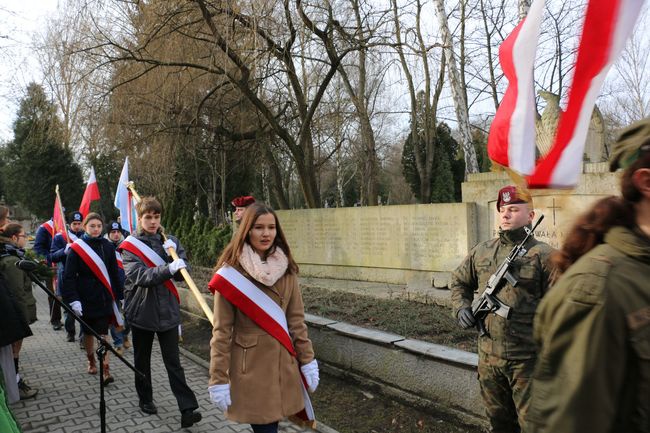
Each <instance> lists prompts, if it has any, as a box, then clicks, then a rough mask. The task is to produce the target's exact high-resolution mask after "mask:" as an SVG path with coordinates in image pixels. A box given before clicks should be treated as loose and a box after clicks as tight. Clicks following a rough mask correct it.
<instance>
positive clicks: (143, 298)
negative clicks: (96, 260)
mask: <svg viewBox="0 0 650 433" xmlns="http://www.w3.org/2000/svg"><path fill="white" fill-rule="evenodd" d="M136 212H137V219H138V227H137V229H136V233H135V235H131V236H129V237H128V238H126V239H125V240H124V242H122V244H121V245H120V251H121V253H122V260H123V263H124V271H125V273H126V283H125V287H124V299H125V304H124V311H125V314H126V319H127V321H128V322H129V323H130V325H131V333H132V336H133V357H134V361H135V367H136V368H137V369H138V370H139V371H141V372H142V373H144V375H145V378H140V377H139V376H136V379H135V388H136V391H137V392H138V397H139V400H140V401H139V405H140V409H141V410H142V412H144V413H148V414H154V413H157V412H158V409H157V408H156V405H155V404H154V401H153V388H152V384H151V348H152V345H153V339H154V336H155V335H157V336H158V343H159V344H160V351H161V353H162V358H163V362H164V364H165V368H166V369H167V376H168V378H169V384H170V386H171V389H172V392H173V393H174V397H176V401H177V403H178V408H179V409H180V411H181V427H183V428H185V427H190V426H192V425H193V424H195V423H197V422H199V421H200V420H201V413H200V412H198V411H197V410H196V409H198V407H199V404H198V402H197V401H196V396H195V395H194V392H193V391H192V390H191V389H190V387H189V386H188V385H187V382H186V381H185V372H184V371H183V367H181V362H180V357H179V351H178V326H179V325H180V323H181V320H180V302H179V301H180V299H179V297H178V292H177V289H176V287H175V286H174V283H173V281H172V280H173V279H176V280H182V277H181V274H180V272H179V271H180V270H181V269H183V268H186V267H187V264H186V262H185V261H186V255H185V250H184V249H183V247H182V246H181V244H180V242H179V241H178V239H176V238H175V237H173V236H169V237H168V238H167V240H164V236H163V233H162V227H161V226H160V216H161V214H162V206H161V205H160V202H158V200H156V199H155V198H153V197H144V198H143V199H142V201H140V203H138V205H137V206H136ZM170 248H173V249H175V250H176V252H177V254H178V256H179V257H180V258H179V259H176V260H173V259H172V258H171V257H170V256H169V255H168V250H169V249H170Z"/></svg>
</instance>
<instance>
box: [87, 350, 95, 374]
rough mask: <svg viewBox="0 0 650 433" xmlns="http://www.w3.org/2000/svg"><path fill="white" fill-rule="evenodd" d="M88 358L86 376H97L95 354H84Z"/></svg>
mask: <svg viewBox="0 0 650 433" xmlns="http://www.w3.org/2000/svg"><path fill="white" fill-rule="evenodd" d="M86 356H87V357H88V374H97V363H96V362H95V354H94V353H93V354H90V355H88V354H86Z"/></svg>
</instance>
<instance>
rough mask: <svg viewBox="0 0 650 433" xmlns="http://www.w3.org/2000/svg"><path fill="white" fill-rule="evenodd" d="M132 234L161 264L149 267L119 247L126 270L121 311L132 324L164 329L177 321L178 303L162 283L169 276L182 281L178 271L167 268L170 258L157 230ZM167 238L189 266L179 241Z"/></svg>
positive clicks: (173, 325)
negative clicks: (159, 259)
mask: <svg viewBox="0 0 650 433" xmlns="http://www.w3.org/2000/svg"><path fill="white" fill-rule="evenodd" d="M135 237H136V238H137V239H138V240H140V241H142V242H143V243H145V244H147V245H148V246H149V247H150V248H151V249H152V250H154V251H155V252H156V253H157V254H158V255H159V256H160V257H161V258H162V259H163V260H164V261H165V264H164V265H161V266H156V267H153V268H150V267H148V266H147V265H146V264H145V263H143V262H142V260H140V258H139V257H138V256H136V255H134V254H131V253H130V252H128V251H126V250H123V251H122V260H123V263H124V272H125V273H126V283H125V285H124V311H125V313H126V318H127V321H128V322H129V323H130V324H131V325H132V326H135V327H137V328H141V329H145V330H147V331H160V332H162V331H168V330H170V329H172V328H175V327H177V326H178V325H180V323H181V317H180V305H179V303H178V300H177V299H176V297H175V296H174V295H173V294H172V293H171V292H170V291H169V289H168V288H167V287H166V286H165V285H164V284H163V283H164V282H165V281H166V280H169V279H171V278H175V279H176V280H180V281H182V280H183V277H182V276H181V273H180V272H177V273H176V275H172V273H171V272H170V270H169V263H170V262H171V261H172V258H171V257H169V256H168V255H167V253H166V252H165V251H164V250H163V247H162V239H161V236H160V235H159V234H156V235H146V234H144V233H143V232H140V233H138V235H137V236H135ZM169 239H171V240H173V241H174V242H175V243H176V246H177V248H176V252H177V253H178V256H179V257H180V258H181V259H183V260H185V263H186V264H187V265H188V269H189V263H187V256H186V255H185V250H184V249H183V247H182V246H181V244H180V242H179V241H178V239H176V238H175V237H173V236H169Z"/></svg>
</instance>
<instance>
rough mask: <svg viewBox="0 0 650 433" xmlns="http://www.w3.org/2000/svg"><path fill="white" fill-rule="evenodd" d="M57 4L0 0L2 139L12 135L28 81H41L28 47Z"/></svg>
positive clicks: (40, 0)
mask: <svg viewBox="0 0 650 433" xmlns="http://www.w3.org/2000/svg"><path fill="white" fill-rule="evenodd" d="M57 7H58V0H0V141H4V140H7V139H10V138H12V137H13V131H12V123H13V121H14V119H15V117H16V109H17V102H18V101H19V100H20V98H21V96H22V95H23V93H22V92H23V91H24V89H25V87H26V85H27V84H28V83H29V82H30V81H33V80H36V81H39V82H40V81H41V77H40V70H39V68H38V66H37V65H36V61H35V60H34V57H33V56H32V55H31V52H30V51H31V50H30V48H29V47H30V45H31V41H32V37H33V34H34V32H35V31H36V30H38V29H39V28H41V27H42V25H43V23H44V22H45V20H46V17H47V16H48V15H49V14H52V13H53V12H54V11H56V9H57Z"/></svg>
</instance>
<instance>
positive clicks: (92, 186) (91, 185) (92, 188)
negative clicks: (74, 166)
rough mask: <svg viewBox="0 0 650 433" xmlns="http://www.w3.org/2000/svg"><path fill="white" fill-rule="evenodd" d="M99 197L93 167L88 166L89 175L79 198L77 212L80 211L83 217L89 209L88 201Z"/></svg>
mask: <svg viewBox="0 0 650 433" xmlns="http://www.w3.org/2000/svg"><path fill="white" fill-rule="evenodd" d="M99 199H100V197H99V188H98V187H97V179H95V168H94V167H90V176H89V177H88V183H87V184H86V191H85V192H84V196H83V198H82V199H81V205H79V212H81V215H83V216H84V217H85V216H86V215H88V212H89V211H90V202H93V201H95V200H99Z"/></svg>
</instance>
